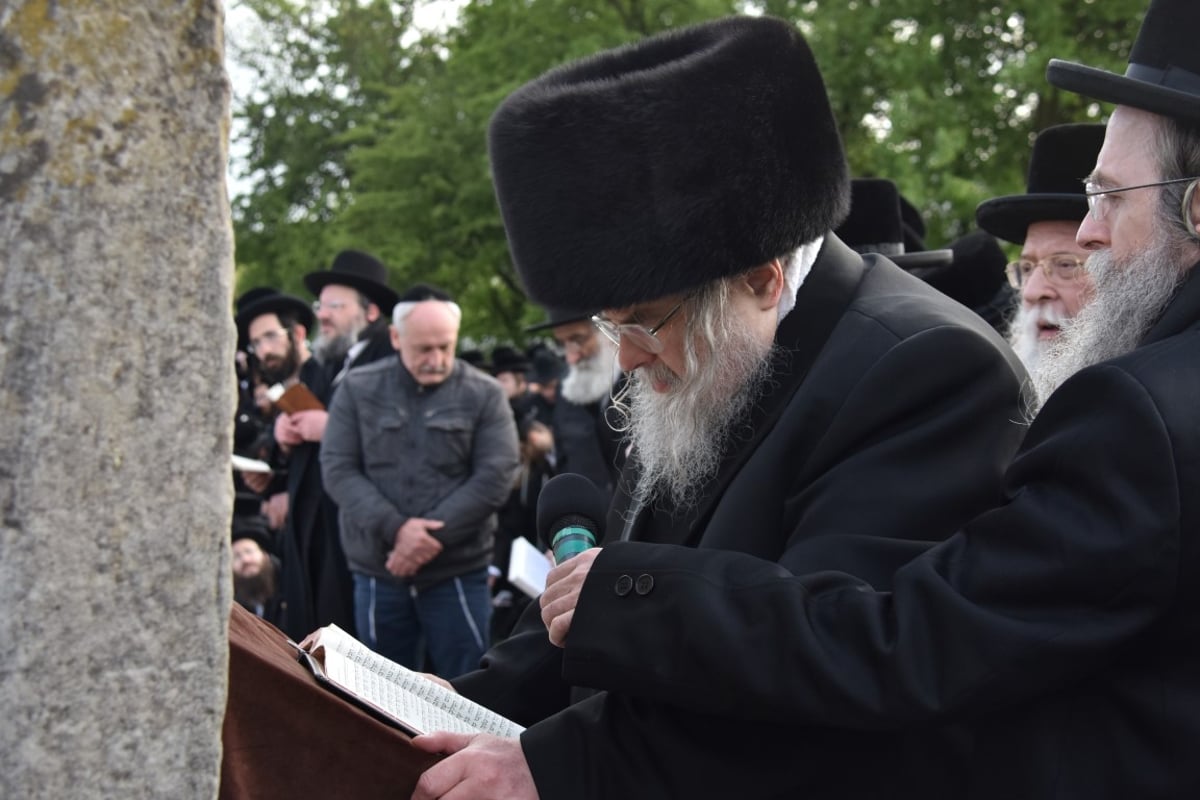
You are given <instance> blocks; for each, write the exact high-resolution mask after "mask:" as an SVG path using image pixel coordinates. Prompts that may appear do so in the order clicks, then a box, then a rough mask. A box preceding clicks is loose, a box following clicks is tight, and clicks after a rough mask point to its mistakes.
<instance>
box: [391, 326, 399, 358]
mask: <svg viewBox="0 0 1200 800" xmlns="http://www.w3.org/2000/svg"><path fill="white" fill-rule="evenodd" d="M388 335H389V336H390V337H391V338H392V349H393V350H395V351H396V352H397V353H399V352H400V331H398V330H396V326H395V325H388Z"/></svg>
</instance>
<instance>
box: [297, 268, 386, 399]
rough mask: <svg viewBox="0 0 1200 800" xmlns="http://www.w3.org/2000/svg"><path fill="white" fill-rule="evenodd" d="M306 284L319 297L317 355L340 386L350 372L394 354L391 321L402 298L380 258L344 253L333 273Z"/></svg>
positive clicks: (315, 305) (306, 278)
mask: <svg viewBox="0 0 1200 800" xmlns="http://www.w3.org/2000/svg"><path fill="white" fill-rule="evenodd" d="M304 285H305V286H307V287H308V290H309V291H310V292H312V293H313V294H314V295H315V296H316V297H317V301H316V302H315V303H313V310H314V311H316V314H317V322H319V323H320V326H321V327H320V333H319V335H318V336H317V339H316V341H315V342H313V351H314V353H315V354H316V356H317V359H318V360H319V361H320V362H321V363H322V364H325V365H326V367H327V368H328V369H329V372H330V376H331V379H332V380H333V381H334V382H335V383H336V382H337V381H339V380H341V377H342V375H344V374H345V372H346V370H348V369H350V368H352V367H357V366H361V365H363V364H370V363H371V362H372V361H377V360H379V359H380V358H384V357H387V356H390V355H391V353H392V347H391V341H390V339H389V336H388V317H389V316H390V315H391V313H392V306H394V305H396V293H395V292H394V291H392V289H391V288H389V287H388V285H387V268H386V267H384V265H383V263H382V262H380V261H379V259H377V258H375V257H374V256H372V255H370V254H368V253H362V252H359V251H357V250H343V251H342V252H340V253H338V254H337V256H335V257H334V259H333V264H332V265H331V266H330V268H329V269H328V270H320V271H317V272H310V273H308V274H307V275H305V276H304Z"/></svg>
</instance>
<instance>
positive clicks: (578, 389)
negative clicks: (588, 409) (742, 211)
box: [562, 333, 617, 406]
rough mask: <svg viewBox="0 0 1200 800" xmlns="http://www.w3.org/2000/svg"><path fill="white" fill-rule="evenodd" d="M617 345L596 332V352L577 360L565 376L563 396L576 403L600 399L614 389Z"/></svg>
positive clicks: (582, 404) (588, 402)
mask: <svg viewBox="0 0 1200 800" xmlns="http://www.w3.org/2000/svg"><path fill="white" fill-rule="evenodd" d="M616 359H617V346H616V345H614V344H613V343H612V342H610V341H609V340H608V339H607V338H605V337H604V336H602V335H600V334H599V333H597V334H596V352H595V353H593V354H592V357H591V358H587V359H583V360H581V361H579V362H577V363H576V364H575V365H574V366H573V367H571V369H570V371H569V372H568V373H567V377H565V378H563V382H562V396H563V397H565V398H566V399H567V400H569V401H571V402H572V403H575V404H576V405H581V406H586V405H588V404H590V403H595V402H598V401H600V400H601V399H602V398H604V397H605V396H607V395H608V393H609V392H611V391H612V385H613V377H614V376H613V364H614V363H615V362H616Z"/></svg>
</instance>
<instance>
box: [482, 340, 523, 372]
mask: <svg viewBox="0 0 1200 800" xmlns="http://www.w3.org/2000/svg"><path fill="white" fill-rule="evenodd" d="M532 369H533V363H532V362H531V361H530V360H529V358H528V357H527V356H526V355H525V354H524V353H522V352H521V351H520V350H517V349H516V348H515V347H509V346H508V345H500V346H499V347H497V348H495V349H494V350H492V363H491V365H490V368H489V371H490V372H491V373H492V374H493V375H499V374H500V373H501V372H516V373H519V374H521V375H525V374H528V373H529V371H530V370H532Z"/></svg>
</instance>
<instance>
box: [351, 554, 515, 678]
mask: <svg viewBox="0 0 1200 800" xmlns="http://www.w3.org/2000/svg"><path fill="white" fill-rule="evenodd" d="M491 616H492V598H491V593H490V592H489V591H488V585H487V569H486V568H483V569H479V570H476V571H475V572H468V573H467V574H466V575H459V576H458V577H455V578H448V579H446V580H444V581H441V582H440V583H435V584H433V585H432V586H426V587H425V588H423V589H421V590H420V591H418V590H417V589H416V587H414V586H412V585H411V584H409V583H408V582H407V581H400V580H396V579H387V578H376V577H374V576H372V575H364V574H362V573H359V572H356V573H354V622H355V625H356V626H357V627H358V638H359V639H360V640H361V641H362V643H363V644H365V645H366V646H367V647H369V648H371V649H372V650H374V651H375V652H377V653H379V654H380V655H382V656H385V657H387V658H390V659H391V660H392V661H395V662H396V663H398V664H403V665H404V666H406V667H408V668H409V669H415V670H420V671H423V672H433V673H436V674H437V675H440V676H441V677H443V678H453V677H455V676H457V675H461V674H462V673H464V672H470V671H471V670H473V669H477V668H478V667H479V660H480V659H481V658H483V654H484V651H486V650H487V648H488V626H489V623H490V620H491ZM426 654H428V656H429V661H430V662H432V663H425V658H424V656H425V655H426Z"/></svg>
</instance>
